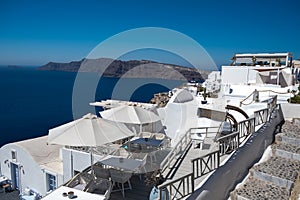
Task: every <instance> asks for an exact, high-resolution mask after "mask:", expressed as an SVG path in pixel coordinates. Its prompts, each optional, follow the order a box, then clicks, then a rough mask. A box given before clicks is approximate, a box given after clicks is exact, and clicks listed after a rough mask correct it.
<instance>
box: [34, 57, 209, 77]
mask: <svg viewBox="0 0 300 200" xmlns="http://www.w3.org/2000/svg"><path fill="white" fill-rule="evenodd" d="M39 70H53V71H69V72H78V71H79V72H95V73H99V74H102V75H103V76H105V77H116V78H120V77H124V78H159V79H170V80H184V81H197V82H202V81H204V80H205V79H206V78H207V76H208V74H209V73H210V72H209V71H204V70H198V69H195V68H189V67H183V66H178V65H173V64H164V63H158V62H154V61H149V60H130V61H121V60H113V59H110V58H99V59H83V60H80V61H72V62H70V63H55V62H49V63H48V64H46V65H43V66H41V67H39Z"/></svg>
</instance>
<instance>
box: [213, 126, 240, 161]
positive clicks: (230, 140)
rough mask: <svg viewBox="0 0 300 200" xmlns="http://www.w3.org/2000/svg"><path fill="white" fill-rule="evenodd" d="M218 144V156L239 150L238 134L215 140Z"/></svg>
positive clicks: (234, 133)
mask: <svg viewBox="0 0 300 200" xmlns="http://www.w3.org/2000/svg"><path fill="white" fill-rule="evenodd" d="M217 141H218V142H219V152H220V156H223V155H225V154H226V153H230V152H232V151H234V150H236V149H238V148H239V145H240V141H239V132H238V131H236V132H233V133H231V134H228V135H225V136H223V137H220V138H218V139H217Z"/></svg>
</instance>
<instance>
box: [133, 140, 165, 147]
mask: <svg viewBox="0 0 300 200" xmlns="http://www.w3.org/2000/svg"><path fill="white" fill-rule="evenodd" d="M130 143H132V144H141V145H150V146H154V147H160V146H161V145H162V143H163V140H156V139H153V138H132V139H131V140H130Z"/></svg>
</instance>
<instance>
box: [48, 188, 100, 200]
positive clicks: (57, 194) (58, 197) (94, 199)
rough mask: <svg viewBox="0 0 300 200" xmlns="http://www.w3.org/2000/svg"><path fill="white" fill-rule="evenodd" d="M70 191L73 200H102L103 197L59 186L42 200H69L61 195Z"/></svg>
mask: <svg viewBox="0 0 300 200" xmlns="http://www.w3.org/2000/svg"><path fill="white" fill-rule="evenodd" d="M70 191H73V192H74V196H75V197H76V198H75V197H74V198H73V199H76V200H87V199H88V200H104V199H105V196H104V195H100V194H92V193H88V192H83V191H80V190H76V189H74V188H69V187H66V186H61V187H59V188H57V189H56V190H54V191H53V192H51V193H50V194H48V195H46V196H45V197H44V198H43V200H53V199H55V200H67V199H69V198H68V197H64V196H63V195H62V194H63V193H68V192H70Z"/></svg>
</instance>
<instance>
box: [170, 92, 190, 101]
mask: <svg viewBox="0 0 300 200" xmlns="http://www.w3.org/2000/svg"><path fill="white" fill-rule="evenodd" d="M193 100H194V97H193V95H192V94H191V93H190V92H189V91H187V90H184V89H179V90H178V91H176V92H175V94H174V95H173V96H172V98H171V100H170V101H171V102H173V103H185V102H189V101H193Z"/></svg>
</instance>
